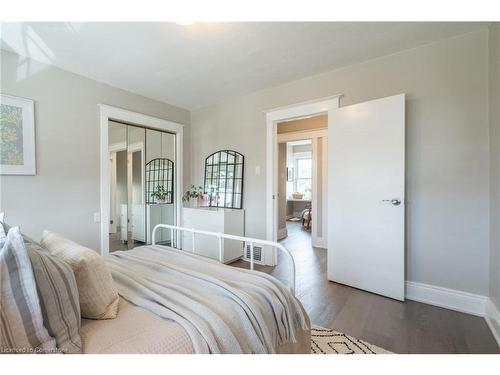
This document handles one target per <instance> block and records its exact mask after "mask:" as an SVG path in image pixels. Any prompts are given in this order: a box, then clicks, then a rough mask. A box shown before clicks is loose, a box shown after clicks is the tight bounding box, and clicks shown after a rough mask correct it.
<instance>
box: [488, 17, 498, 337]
mask: <svg viewBox="0 0 500 375" xmlns="http://www.w3.org/2000/svg"><path fill="white" fill-rule="evenodd" d="M489 42H490V60H489V67H490V86H489V89H490V91H489V100H490V149H491V158H490V173H491V175H490V220H491V223H490V233H491V240H490V249H491V254H490V255H491V257H490V275H491V279H490V298H491V300H492V301H493V303H494V304H495V305H496V307H497V310H498V311H500V23H498V22H496V23H495V24H493V25H492V26H491V28H490V39H489ZM498 323H499V324H500V322H498ZM499 328H500V327H499ZM499 332H500V331H499Z"/></svg>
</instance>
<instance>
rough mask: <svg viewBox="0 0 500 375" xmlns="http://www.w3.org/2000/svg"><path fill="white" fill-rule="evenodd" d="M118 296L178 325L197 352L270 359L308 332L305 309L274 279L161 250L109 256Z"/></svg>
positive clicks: (143, 249) (153, 248)
mask: <svg viewBox="0 0 500 375" xmlns="http://www.w3.org/2000/svg"><path fill="white" fill-rule="evenodd" d="M105 261H106V264H107V265H108V267H109V269H110V271H111V274H112V275H113V279H114V281H115V284H116V286H117V289H118V293H119V294H120V295H121V296H122V297H123V298H125V299H126V300H128V301H129V302H132V303H134V304H136V305H138V306H141V307H143V308H145V309H147V310H149V311H151V312H153V313H155V314H156V315H158V316H161V317H163V318H166V319H171V320H173V321H175V322H177V323H179V324H180V325H181V326H182V327H184V329H185V330H186V331H187V333H188V335H189V336H190V338H191V340H192V342H193V348H194V351H195V352H196V353H275V352H276V350H277V348H278V346H279V345H282V344H286V343H289V342H292V343H294V342H296V337H297V335H298V333H299V330H308V329H310V321H309V317H308V316H307V314H306V312H305V311H304V308H303V306H302V304H301V303H300V302H299V301H298V300H297V299H296V298H295V297H294V296H293V295H292V294H291V293H290V292H289V291H288V290H287V288H286V287H285V286H284V285H283V284H282V283H281V282H280V281H278V280H277V279H275V278H274V277H272V276H270V275H267V274H264V273H262V272H257V271H249V270H245V269H239V268H234V267H231V266H227V265H223V264H220V263H219V262H217V261H214V260H211V259H207V258H203V257H200V256H196V255H192V254H189V253H186V252H183V251H180V250H176V249H172V248H169V247H165V246H142V247H137V248H135V249H133V250H129V251H117V252H114V253H113V254H111V255H110V256H108V257H106V259H105Z"/></svg>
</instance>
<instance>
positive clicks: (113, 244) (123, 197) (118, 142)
mask: <svg viewBox="0 0 500 375" xmlns="http://www.w3.org/2000/svg"><path fill="white" fill-rule="evenodd" d="M127 128H128V126H127V125H124V124H121V123H118V122H113V121H110V122H109V130H108V150H109V167H110V168H109V170H110V200H109V202H110V205H109V250H110V251H116V250H125V249H127V248H128V186H127V184H128V177H127Z"/></svg>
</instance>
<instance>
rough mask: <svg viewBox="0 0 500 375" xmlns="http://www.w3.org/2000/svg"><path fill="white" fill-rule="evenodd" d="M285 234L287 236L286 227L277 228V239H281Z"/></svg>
mask: <svg viewBox="0 0 500 375" xmlns="http://www.w3.org/2000/svg"><path fill="white" fill-rule="evenodd" d="M286 236H288V229H287V228H286V227H285V228H281V229H278V241H279V240H282V239H283V238H285V237H286Z"/></svg>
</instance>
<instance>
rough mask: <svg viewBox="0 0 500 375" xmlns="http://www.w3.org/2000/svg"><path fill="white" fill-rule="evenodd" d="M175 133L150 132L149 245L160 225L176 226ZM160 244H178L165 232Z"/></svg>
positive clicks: (161, 233) (147, 177) (147, 183)
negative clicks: (155, 228) (154, 230)
mask: <svg viewBox="0 0 500 375" xmlns="http://www.w3.org/2000/svg"><path fill="white" fill-rule="evenodd" d="M175 155H176V152H175V134H171V133H166V132H160V131H156V130H151V129H147V130H146V166H145V186H146V195H145V197H146V216H147V239H146V241H147V243H148V244H150V243H151V241H152V232H153V229H154V227H155V226H156V225H157V224H171V225H176V207H177V204H179V202H176V201H175V193H174V187H175V183H176V181H175V168H176V158H175ZM156 236H157V237H156V242H157V243H161V244H164V245H169V246H171V245H172V244H174V243H175V236H174V238H171V237H170V231H168V230H161V231H158V232H157V234H156Z"/></svg>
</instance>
